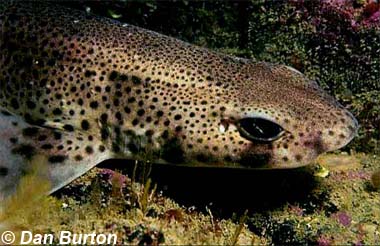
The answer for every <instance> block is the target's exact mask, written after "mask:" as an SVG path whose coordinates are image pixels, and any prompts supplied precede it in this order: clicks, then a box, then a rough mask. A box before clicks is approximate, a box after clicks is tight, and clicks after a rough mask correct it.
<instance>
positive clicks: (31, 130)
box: [22, 127, 38, 137]
mask: <svg viewBox="0 0 380 246" xmlns="http://www.w3.org/2000/svg"><path fill="white" fill-rule="evenodd" d="M37 133H38V128H37V127H28V128H24V129H23V130H22V135H24V136H25V137H33V136H35V135H37Z"/></svg>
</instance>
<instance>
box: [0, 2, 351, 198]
mask: <svg viewBox="0 0 380 246" xmlns="http://www.w3.org/2000/svg"><path fill="white" fill-rule="evenodd" d="M0 33H1V38H0V112H1V113H0V200H1V199H3V198H5V197H7V196H8V195H10V194H12V193H13V192H14V190H15V189H16V187H17V184H18V182H19V180H20V178H22V176H23V175H25V173H27V172H28V170H29V169H30V167H29V164H30V163H31V161H32V160H33V158H34V157H36V156H44V157H45V159H46V161H47V175H48V178H49V180H50V181H51V183H52V189H51V191H55V190H57V189H59V188H60V187H62V186H64V185H66V184H67V183H69V182H71V181H72V180H73V179H75V178H76V177H78V176H80V175H82V174H83V173H85V172H86V171H88V170H89V169H91V168H92V167H94V166H95V165H97V164H98V163H100V162H102V161H103V160H106V159H110V158H126V159H141V158H145V157H146V156H149V158H150V159H151V160H152V161H153V162H159V163H170V164H178V165H193V166H196V165H198V166H199V165H201V166H213V167H236V168H294V167H299V166H304V165H307V164H309V163H311V162H312V161H313V160H314V159H315V158H316V157H317V156H318V155H319V154H321V153H324V152H326V151H332V150H336V149H339V148H341V147H343V146H345V145H346V144H347V143H348V142H349V141H350V140H351V139H352V138H353V137H354V135H355V133H356V130H357V128H358V123H357V121H356V120H355V118H354V117H353V116H352V114H351V113H349V112H348V111H347V110H346V109H344V108H343V107H342V106H341V105H340V104H339V103H337V102H336V101H335V100H334V98H333V97H331V96H329V95H328V94H326V93H325V92H324V91H323V90H322V89H321V88H320V87H319V86H318V85H317V84H316V83H315V82H314V81H312V80H309V79H308V78H306V77H305V76H304V75H303V74H301V73H300V72H298V71H297V70H295V69H293V68H290V67H287V66H284V65H276V64H270V63H264V62H254V61H251V60H246V59H241V58H235V57H231V56H228V55H224V54H219V53H216V52H213V51H210V50H208V49H205V48H201V47H197V46H194V45H191V44H188V43H185V42H182V41H180V40H177V39H174V38H171V37H167V36H164V35H161V34H158V33H155V32H152V31H148V30H145V29H142V28H139V27H135V26H131V25H127V24H123V23H120V22H115V21H113V20H109V19H106V18H100V17H96V16H92V15H88V14H86V13H82V12H80V11H76V10H70V9H66V8H64V7H60V6H59V7H57V6H55V5H52V4H47V3H38V4H37V3H33V2H29V3H28V2H7V1H5V2H3V3H1V4H0Z"/></svg>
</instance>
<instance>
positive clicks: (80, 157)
mask: <svg viewBox="0 0 380 246" xmlns="http://www.w3.org/2000/svg"><path fill="white" fill-rule="evenodd" d="M74 159H75V160H76V161H81V160H83V157H82V156H81V155H76V156H75V157H74Z"/></svg>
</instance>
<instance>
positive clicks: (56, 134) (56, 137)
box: [53, 132, 62, 140]
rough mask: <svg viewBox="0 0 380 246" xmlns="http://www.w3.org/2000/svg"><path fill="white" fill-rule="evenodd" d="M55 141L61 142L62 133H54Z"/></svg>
mask: <svg viewBox="0 0 380 246" xmlns="http://www.w3.org/2000/svg"><path fill="white" fill-rule="evenodd" d="M53 135H54V139H55V140H60V139H61V138H62V134H61V133H60V132H53Z"/></svg>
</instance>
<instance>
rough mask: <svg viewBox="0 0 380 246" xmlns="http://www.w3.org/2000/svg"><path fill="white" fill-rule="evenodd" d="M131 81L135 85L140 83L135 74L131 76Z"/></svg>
mask: <svg viewBox="0 0 380 246" xmlns="http://www.w3.org/2000/svg"><path fill="white" fill-rule="evenodd" d="M132 83H133V84H135V85H140V84H141V79H140V78H139V77H136V76H132Z"/></svg>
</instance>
